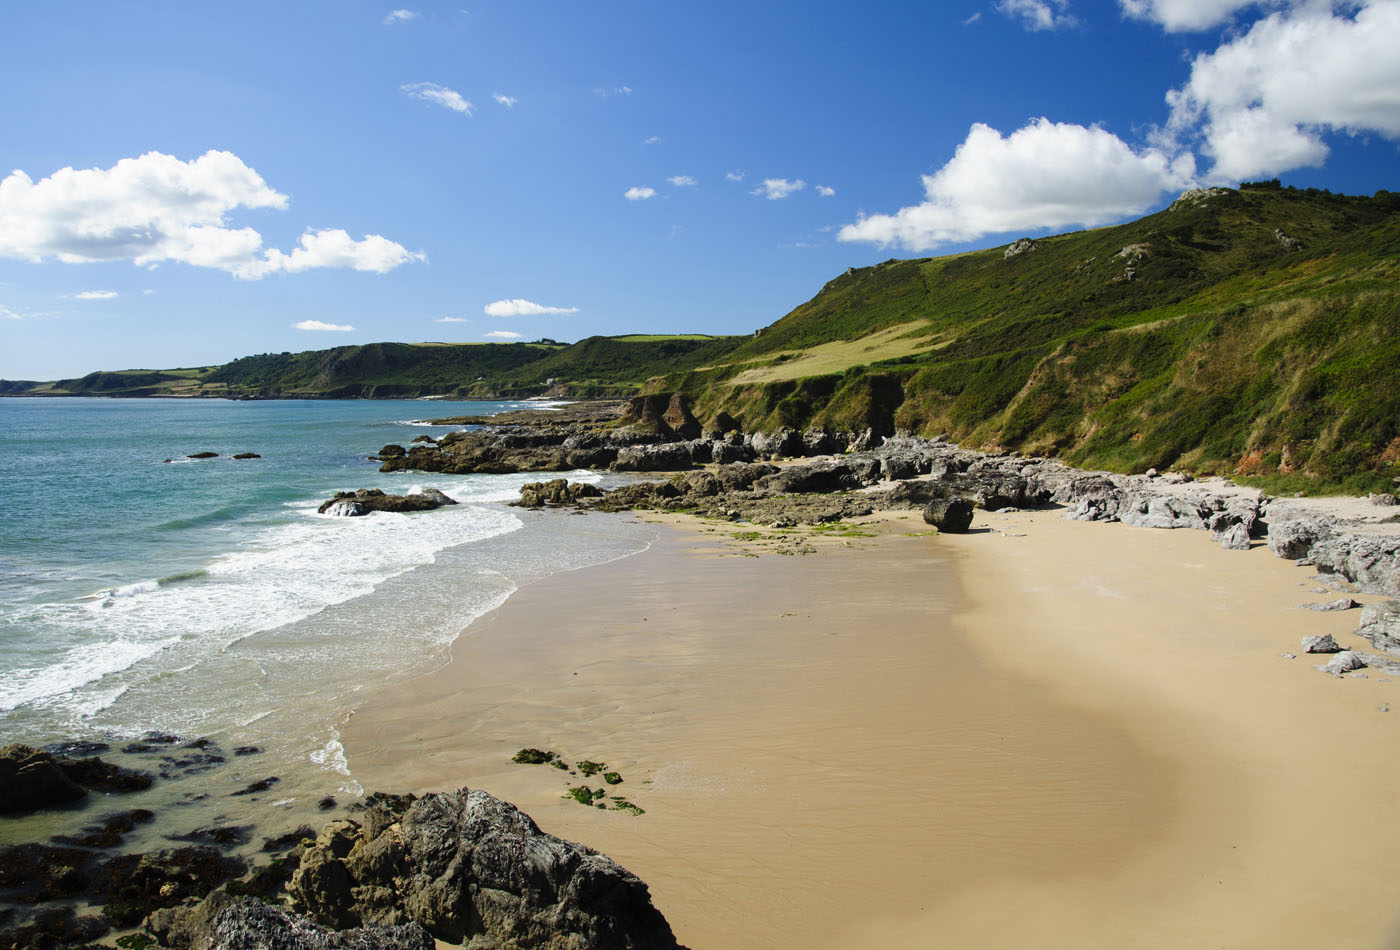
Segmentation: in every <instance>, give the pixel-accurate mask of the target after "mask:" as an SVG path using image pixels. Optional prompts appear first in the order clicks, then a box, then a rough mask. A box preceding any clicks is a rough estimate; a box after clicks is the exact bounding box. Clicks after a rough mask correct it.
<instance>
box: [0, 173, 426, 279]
mask: <svg viewBox="0 0 1400 950" xmlns="http://www.w3.org/2000/svg"><path fill="white" fill-rule="evenodd" d="M286 207H287V196H286V195H283V194H279V193H278V192H276V191H274V190H273V189H272V188H270V187H269V186H268V185H267V183H266V182H265V181H263V179H262V177H261V176H260V175H258V173H257V172H256V171H254V170H253V169H251V168H249V167H248V166H247V165H245V164H244V163H243V161H242V159H240V158H239V157H238V156H237V155H234V154H233V153H231V152H220V151H209V152H206V153H205V154H204V155H201V156H200V157H199V158H196V159H194V160H192V161H188V162H184V161H181V160H179V159H177V158H175V157H174V156H172V155H164V154H162V153H160V152H148V153H146V154H145V155H142V156H140V157H138V158H124V159H122V160H121V161H119V162H117V163H116V165H114V166H112V167H111V168H106V169H103V168H88V169H82V170H74V169H72V168H63V169H60V170H59V171H56V172H54V173H53V175H51V176H50V177H48V178H44V179H41V180H39V181H37V182H36V181H34V180H33V179H31V178H30V177H29V176H28V175H27V174H25V173H24V172H23V171H14V172H12V173H11V174H10V175H9V177H7V178H5V179H4V180H3V181H0V257H8V258H15V259H18V260H27V261H33V262H39V261H43V260H46V259H51V258H53V259H57V260H60V261H63V262H65V263H70V264H76V263H90V262H94V261H118V260H129V261H131V262H132V263H134V264H138V265H142V266H148V267H150V266H155V265H157V264H160V263H162V262H165V261H177V262H181V263H185V264H190V265H193V266H195V267H211V268H215V269H218V270H224V271H228V272H229V273H231V274H233V275H234V276H236V277H239V278H242V279H246V280H256V279H258V278H260V277H262V276H264V275H266V274H270V273H274V272H276V271H287V272H296V271H302V270H307V269H309V268H312V267H353V268H355V269H356V270H367V271H375V272H377V273H384V272H385V271H388V270H391V269H393V268H394V267H397V266H399V265H400V264H403V263H406V262H408V261H411V260H424V259H425V258H424V256H423V255H422V254H418V253H412V252H410V251H408V250H406V249H405V248H404V247H403V246H401V245H399V244H396V243H394V242H393V241H390V240H388V239H387V238H384V237H381V236H380V235H377V234H371V235H368V236H366V237H365V238H364V240H362V241H354V240H351V238H350V236H349V235H348V234H346V233H345V232H344V231H342V230H339V229H327V230H321V231H317V232H315V233H312V232H308V233H306V234H304V235H303V236H302V238H301V246H300V247H298V248H296V249H295V250H293V251H292V253H291V254H284V253H283V252H282V251H280V250H277V249H275V248H274V249H270V250H263V247H262V236H261V235H260V234H259V233H258V232H257V231H255V230H253V229H252V228H247V227H244V228H230V227H228V221H227V216H228V215H229V213H230V212H233V211H235V210H237V209H239V208H250V209H255V208H276V209H285V208H286Z"/></svg>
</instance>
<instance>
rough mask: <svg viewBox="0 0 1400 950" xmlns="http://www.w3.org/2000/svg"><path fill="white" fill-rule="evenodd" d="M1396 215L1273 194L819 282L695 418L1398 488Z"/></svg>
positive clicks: (1193, 201) (1396, 199)
mask: <svg viewBox="0 0 1400 950" xmlns="http://www.w3.org/2000/svg"><path fill="white" fill-rule="evenodd" d="M1398 261H1400V195H1398V194H1393V193H1390V192H1380V193H1378V194H1377V195H1375V196H1374V197H1369V198H1367V197H1350V196H1344V195H1334V194H1331V193H1328V192H1325V191H1318V190H1315V189H1309V190H1306V191H1301V190H1295V189H1284V188H1280V187H1278V185H1277V183H1276V182H1264V183H1256V184H1253V185H1246V186H1243V187H1242V188H1241V189H1240V190H1238V191H1235V190H1228V189H1211V190H1210V191H1202V192H1194V193H1189V194H1188V195H1186V196H1183V198H1182V199H1180V200H1178V201H1177V202H1175V203H1174V204H1173V205H1172V206H1171V207H1170V208H1169V209H1167V210H1165V211H1162V212H1160V213H1158V214H1154V215H1150V216H1148V217H1145V218H1142V219H1140V220H1138V221H1134V222H1131V223H1129V224H1124V225H1119V226H1115V227H1109V228H1100V229H1097V230H1092V231H1083V232H1078V233H1073V234H1064V235H1059V236H1056V237H1050V238H1044V239H1038V240H1036V241H1034V242H1016V243H1013V244H1012V245H1008V246H1006V247H1003V248H996V249H993V250H988V251H979V252H974V253H970V254H962V255H956V256H951V257H943V258H933V259H924V260H911V261H887V262H885V263H883V264H879V265H876V266H874V267H868V268H862V269H859V270H852V271H848V272H847V273H846V274H844V275H842V276H841V277H838V278H836V279H835V280H833V281H831V282H830V283H828V284H827V285H826V286H825V287H824V288H822V290H821V292H820V293H818V294H817V296H816V297H814V298H813V299H812V300H810V301H808V302H807V303H805V304H803V305H801V306H800V307H798V308H797V309H795V310H794V311H792V313H790V314H788V315H787V316H786V317H784V318H783V319H781V320H779V321H778V322H777V323H775V324H773V325H772V326H770V327H768V328H767V329H766V330H764V331H763V332H762V333H761V334H760V335H759V336H757V337H756V338H753V339H750V340H748V341H746V342H745V343H743V344H742V345H741V346H740V347H738V348H737V349H736V350H735V352H734V354H733V357H732V358H731V359H730V360H729V361H727V362H726V363H725V365H723V366H712V367H711V368H708V369H703V370H693V371H689V372H683V373H674V374H671V375H669V376H667V377H666V378H664V379H659V380H653V381H651V382H650V383H649V384H648V386H647V388H648V390H649V391H657V392H662V391H668V390H670V391H676V390H678V391H682V392H686V393H687V394H689V395H690V396H691V397H692V401H693V403H694V405H695V411H696V414H697V415H698V416H700V417H701V418H714V417H716V416H718V414H719V413H721V412H724V413H727V414H728V415H729V416H730V417H731V418H733V419H734V420H736V421H738V422H739V423H740V424H741V425H742V426H743V427H745V428H748V429H765V428H772V427H774V426H777V425H789V426H794V427H804V426H809V425H828V426H832V427H837V428H853V427H858V428H864V427H866V426H870V427H873V428H875V429H876V430H877V431H884V432H893V431H895V430H896V429H900V430H908V431H912V432H915V433H919V434H926V435H933V434H937V433H942V432H946V433H948V434H949V435H951V436H952V437H953V438H955V439H957V440H958V441H960V442H962V443H963V444H965V445H969V446H975V447H981V448H989V449H1014V450H1018V451H1024V452H1029V453H1039V454H1053V455H1058V456H1061V457H1063V458H1065V459H1066V460H1067V461H1069V462H1071V463H1074V464H1080V465H1090V466H1102V467H1107V468H1112V469H1117V470H1125V471H1141V470H1143V469H1146V468H1148V467H1158V468H1164V467H1167V466H1171V465H1177V466H1181V467H1187V468H1191V469H1193V470H1196V471H1205V472H1215V471H1218V472H1232V473H1236V472H1237V473H1243V474H1256V475H1277V474H1283V475H1292V481H1294V482H1296V483H1297V484H1298V485H1299V487H1309V486H1314V485H1327V486H1330V487H1343V486H1345V487H1350V488H1356V489H1358V490H1359V489H1361V488H1373V489H1374V488H1378V487H1380V486H1389V485H1390V480H1391V478H1392V477H1393V476H1395V475H1397V474H1400V468H1397V466H1396V461H1397V457H1400V263H1398Z"/></svg>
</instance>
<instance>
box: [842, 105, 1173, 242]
mask: <svg viewBox="0 0 1400 950" xmlns="http://www.w3.org/2000/svg"><path fill="white" fill-rule="evenodd" d="M1193 172H1194V162H1193V160H1192V158H1191V156H1190V155H1189V154H1187V155H1183V156H1178V157H1176V158H1175V159H1173V158H1172V157H1170V156H1169V155H1168V154H1167V153H1166V152H1164V151H1163V150H1161V149H1157V148H1148V149H1143V150H1141V151H1137V150H1134V149H1133V148H1131V147H1129V146H1128V145H1127V143H1125V142H1123V141H1122V140H1121V139H1119V138H1118V137H1117V136H1116V135H1113V134H1112V133H1110V132H1107V131H1105V130H1103V129H1100V128H1098V127H1094V126H1090V127H1085V126H1082V125H1070V124H1065V123H1055V122H1051V121H1049V120H1048V119H1043V118H1042V119H1037V120H1036V121H1034V122H1032V123H1030V124H1029V125H1027V126H1025V127H1024V128H1021V129H1019V130H1017V131H1016V132H1013V133H1012V134H1011V135H1009V136H1005V137H1003V136H1002V134H1001V133H1000V132H998V131H997V130H996V129H993V128H991V127H990V126H987V125H983V124H981V123H978V124H976V125H974V126H973V127H972V129H971V131H970V132H968V135H967V138H966V139H965V140H964V141H963V143H962V145H960V146H958V150H957V152H956V153H955V154H954V156H953V158H952V159H951V160H949V162H948V163H947V164H946V165H944V166H943V167H942V168H941V169H939V170H938V171H937V172H936V173H934V174H932V175H925V176H923V184H924V200H923V201H922V202H921V203H920V204H917V205H913V206H911V207H908V208H903V209H901V210H899V211H898V212H896V213H894V214H878V215H871V216H869V217H863V218H861V219H860V220H859V221H857V222H855V223H854V224H848V225H846V226H845V227H843V228H841V230H840V231H839V232H838V233H837V239H838V240H841V241H869V242H871V243H875V244H881V245H889V244H899V245H903V246H904V247H907V248H909V249H911V250H915V251H923V250H929V249H931V248H934V247H937V246H939V245H941V244H949V243H953V242H958V241H970V240H973V239H975V238H978V237H981V236H982V235H985V234H1001V233H1005V232H1008V231H1027V230H1036V229H1040V228H1060V227H1064V226H1066V225H1071V224H1081V225H1086V226H1090V227H1092V226H1095V225H1100V224H1106V223H1108V222H1110V221H1115V220H1119V219H1121V218H1124V217H1126V216H1129V215H1133V214H1141V213H1142V212H1143V211H1145V210H1147V209H1148V208H1149V207H1151V205H1152V204H1153V203H1154V202H1156V201H1157V200H1158V199H1160V198H1161V196H1162V194H1163V192H1166V191H1169V190H1179V189H1181V188H1183V187H1185V186H1187V185H1189V184H1190V183H1191V181H1192V176H1193Z"/></svg>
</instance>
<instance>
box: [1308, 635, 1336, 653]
mask: <svg viewBox="0 0 1400 950" xmlns="http://www.w3.org/2000/svg"><path fill="white" fill-rule="evenodd" d="M1303 652H1304V653H1341V652H1342V648H1341V647H1340V646H1339V645H1338V644H1337V641H1336V638H1334V637H1333V636H1332V634H1330V633H1324V634H1321V635H1320V636H1316V637H1304V638H1303Z"/></svg>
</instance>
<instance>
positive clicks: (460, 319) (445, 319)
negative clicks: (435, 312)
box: [433, 317, 471, 323]
mask: <svg viewBox="0 0 1400 950" xmlns="http://www.w3.org/2000/svg"><path fill="white" fill-rule="evenodd" d="M433 322H434V323H471V321H470V320H468V319H467V318H466V317H433Z"/></svg>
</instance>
